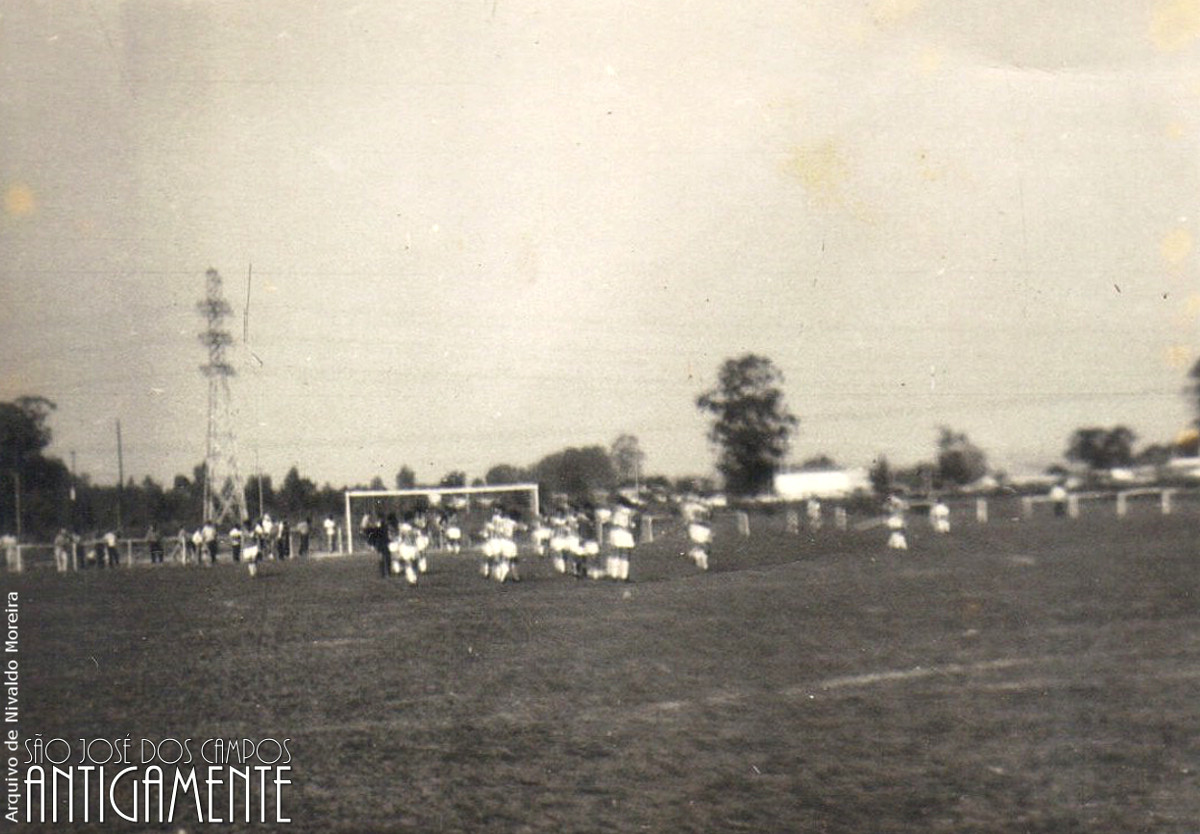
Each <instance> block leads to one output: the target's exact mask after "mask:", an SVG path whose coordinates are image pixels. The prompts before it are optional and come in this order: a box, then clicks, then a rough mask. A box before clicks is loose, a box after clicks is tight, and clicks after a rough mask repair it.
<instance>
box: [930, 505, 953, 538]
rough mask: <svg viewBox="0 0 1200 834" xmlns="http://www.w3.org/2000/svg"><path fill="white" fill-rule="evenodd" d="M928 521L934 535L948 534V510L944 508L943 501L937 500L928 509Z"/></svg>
mask: <svg viewBox="0 0 1200 834" xmlns="http://www.w3.org/2000/svg"><path fill="white" fill-rule="evenodd" d="M929 521H930V523H931V524H932V525H933V530H934V532H935V533H949V532H950V508H949V507H947V506H946V502H945V501H942V500H941V499H938V500H937V501H935V502H934V504H933V506H932V507H930V508H929Z"/></svg>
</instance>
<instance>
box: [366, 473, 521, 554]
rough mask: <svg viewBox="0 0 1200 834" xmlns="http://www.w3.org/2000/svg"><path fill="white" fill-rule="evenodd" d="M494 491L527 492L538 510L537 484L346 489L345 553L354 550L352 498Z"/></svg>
mask: <svg viewBox="0 0 1200 834" xmlns="http://www.w3.org/2000/svg"><path fill="white" fill-rule="evenodd" d="M489 492H490V493H496V492H528V493H529V494H530V496H531V498H532V509H533V514H534V515H535V516H536V515H538V513H539V512H540V508H539V505H538V485H537V484H497V485H496V486H476V487H411V488H408V489H348V490H346V536H345V550H346V553H347V554H349V553H353V552H354V516H353V514H352V512H351V510H350V500H351V499H352V498H412V497H416V496H425V497H429V496H434V495H437V496H439V497H440V496H442V495H478V494H481V493H489Z"/></svg>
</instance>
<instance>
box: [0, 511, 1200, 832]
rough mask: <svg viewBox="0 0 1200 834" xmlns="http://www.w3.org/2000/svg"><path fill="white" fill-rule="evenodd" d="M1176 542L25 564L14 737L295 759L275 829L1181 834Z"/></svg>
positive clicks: (1022, 526) (1184, 739)
mask: <svg viewBox="0 0 1200 834" xmlns="http://www.w3.org/2000/svg"><path fill="white" fill-rule="evenodd" d="M1198 525H1200V522H1198V521H1197V517H1196V513H1195V512H1194V511H1191V512H1182V513H1177V514H1176V515H1172V516H1169V517H1161V516H1159V515H1157V514H1156V513H1154V512H1151V511H1148V510H1145V509H1144V508H1134V511H1131V514H1130V517H1129V518H1128V519H1126V520H1125V521H1123V522H1118V521H1117V520H1116V519H1114V518H1112V517H1111V516H1109V515H1104V514H1100V513H1096V514H1092V515H1089V516H1085V517H1084V518H1083V519H1080V520H1078V521H1069V520H1057V519H1051V518H1045V517H1042V516H1038V517H1037V518H1035V519H1033V520H1032V521H1023V522H1019V523H1018V522H1014V521H1013V520H1011V519H1010V518H1006V517H1003V515H1002V514H1000V513H994V514H993V523H991V524H988V525H984V526H978V525H976V524H974V523H973V522H972V521H966V520H965V519H956V529H955V532H954V533H953V534H952V535H951V536H949V537H943V538H935V537H934V536H933V535H932V534H931V533H929V532H927V531H926V530H925V529H924V527H923V525H919V524H918V525H917V526H916V529H914V532H913V535H912V537H911V544H912V549H911V550H910V551H908V552H907V553H904V554H900V555H896V554H894V553H890V552H888V551H887V550H885V548H884V547H883V546H882V545H883V541H884V539H885V538H886V533H885V532H884V531H883V530H879V529H877V530H870V531H862V532H849V533H839V532H837V531H834V530H829V529H826V530H822V531H818V532H817V533H816V534H815V535H814V534H809V533H805V534H803V535H801V536H795V535H791V536H789V535H787V534H786V533H785V532H784V531H783V529H782V528H783V525H782V520H781V519H771V518H755V519H754V533H753V535H752V536H751V537H750V538H748V539H742V538H740V537H737V536H736V535H734V534H733V528H732V525H730V526H729V527H728V528H726V527H724V526H722V527H719V529H718V538H717V543H716V548H715V552H714V557H713V565H714V569H713V571H712V572H710V573H709V574H707V575H698V574H697V573H696V572H695V571H694V569H693V568H692V566H691V564H690V563H689V562H687V561H686V560H684V559H682V558H681V557H680V555H679V552H680V550H681V548H682V545H683V538H682V533H681V532H680V531H679V530H676V529H667V530H666V531H665V534H664V535H661V536H660V537H659V538H658V540H657V541H655V542H654V543H652V544H649V545H644V546H642V547H640V548H639V549H638V551H637V552H636V560H635V564H634V577H635V580H636V581H635V582H634V583H633V584H630V585H618V584H611V583H595V582H587V581H584V582H580V581H576V580H570V579H567V578H564V577H560V576H556V575H553V574H552V572H551V571H550V570H549V566H548V565H547V564H545V563H541V562H536V561H533V560H529V559H527V560H526V564H525V572H526V576H527V579H526V581H524V582H522V583H521V584H519V585H511V584H510V585H505V586H498V585H496V584H494V583H489V582H485V581H484V580H483V579H482V578H481V577H479V576H478V574H477V573H476V563H475V560H474V559H473V558H467V557H465V556H463V557H457V558H455V557H449V556H443V557H438V556H435V557H434V559H433V564H432V572H431V573H430V574H429V575H428V576H426V577H425V581H424V583H423V584H422V585H421V586H420V587H418V588H416V589H409V588H406V587H405V586H404V585H403V584H402V583H401V582H399V581H394V580H383V579H381V578H379V577H378V576H377V571H376V567H375V561H374V560H373V559H372V558H370V557H367V556H352V557H345V558H340V559H330V560H314V561H309V562H304V563H290V564H283V565H269V566H268V567H267V569H265V570H264V571H263V572H262V574H260V575H259V576H258V577H257V578H255V579H250V578H249V577H248V576H247V575H246V574H245V573H244V572H243V571H242V570H239V569H237V568H235V567H233V566H218V567H216V568H213V569H198V568H177V567H168V568H165V569H164V568H160V569H150V568H146V567H138V568H134V569H128V570H120V571H91V572H87V573H84V574H80V575H70V576H63V577H60V576H57V575H54V574H53V573H52V572H48V571H45V570H38V571H29V572H27V573H26V574H24V575H20V576H10V577H6V579H5V582H6V587H7V588H8V589H10V590H12V589H15V590H17V591H19V592H20V597H21V603H20V604H21V617H22V620H21V627H22V632H21V641H22V642H21V669H22V675H23V681H22V686H21V700H22V706H21V710H22V711H21V722H20V726H21V729H22V732H23V733H24V734H26V735H28V734H31V733H33V732H35V731H36V732H40V733H42V734H43V735H45V736H47V737H52V736H60V737H64V738H68V739H78V738H81V737H109V738H112V737H118V736H124V735H126V734H131V735H132V736H133V737H134V738H135V739H136V738H139V737H147V738H161V737H167V736H172V737H191V738H193V739H203V738H210V737H224V738H228V737H233V736H246V737H249V738H263V737H275V738H290V739H291V740H292V741H291V744H290V748H291V752H292V754H293V756H294V762H293V766H294V771H293V779H294V782H295V784H294V786H293V788H292V790H291V792H290V793H288V794H287V799H286V805H285V812H286V813H287V815H288V816H290V817H291V818H292V819H293V820H294V822H293V823H291V824H290V825H289V826H286V827H285V828H284V830H291V831H346V832H350V831H354V832H374V831H414V832H416V831H419V832H443V831H455V832H457V831H463V832H472V831H495V832H523V831H539V832H540V831H547V832H549V831H553V832H607V831H612V832H630V831H655V832H689V831H697V832H700V831H704V832H710V831H711V832H736V831H755V832H780V831H797V832H800V831H804V832H808V831H813V832H816V831H828V832H1056V834H1062V832H1072V831H1080V832H1082V831H1087V832H1123V834H1124V833H1127V832H1138V831H1153V832H1185V831H1196V830H1197V828H1198V827H1200V785H1198V784H1197V781H1198V780H1197V772H1198V771H1200V709H1197V706H1196V704H1197V692H1198V691H1200V603H1198V598H1197V575H1198V571H1200V553H1198V551H1197V539H1198V533H1200V529H1198ZM180 826H182V827H183V828H184V829H186V830H189V831H195V830H198V827H197V826H195V825H193V824H192V823H190V822H189V821H187V820H182V821H181V822H180V823H179V825H178V826H173V827H172V828H171V829H170V830H175V828H177V827H180ZM80 828H81V829H82V828H85V826H80ZM222 828H224V830H231V829H232V830H236V829H237V826H232V827H230V826H223V827H222ZM250 828H255V827H254V826H250ZM115 829H117V826H114V825H111V824H110V825H108V828H107V829H105V830H115ZM135 830H136V829H135ZM257 830H263V829H262V828H261V827H258V828H257Z"/></svg>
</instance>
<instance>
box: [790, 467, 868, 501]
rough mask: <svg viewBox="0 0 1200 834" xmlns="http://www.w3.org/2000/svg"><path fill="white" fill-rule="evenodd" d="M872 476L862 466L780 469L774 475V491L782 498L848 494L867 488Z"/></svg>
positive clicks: (831, 496)
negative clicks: (856, 467) (802, 469)
mask: <svg viewBox="0 0 1200 834" xmlns="http://www.w3.org/2000/svg"><path fill="white" fill-rule="evenodd" d="M870 489H871V478H870V476H869V475H868V474H867V470H865V469H822V470H813V471H806V472H781V473H779V474H777V475H776V476H775V494H776V495H777V496H779V497H780V498H782V499H783V500H784V501H802V500H804V499H806V498H849V497H850V496H851V495H853V494H854V493H855V492H860V491H864V492H869V491H870Z"/></svg>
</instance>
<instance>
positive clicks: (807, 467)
mask: <svg viewBox="0 0 1200 834" xmlns="http://www.w3.org/2000/svg"><path fill="white" fill-rule="evenodd" d="M837 468H838V465H837V463H836V462H834V460H833V458H831V457H829V455H824V454H822V455H817V456H816V457H815V458H809V459H808V460H806V461H804V463H802V464H800V471H801V472H828V471H830V470H831V469H837Z"/></svg>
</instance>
